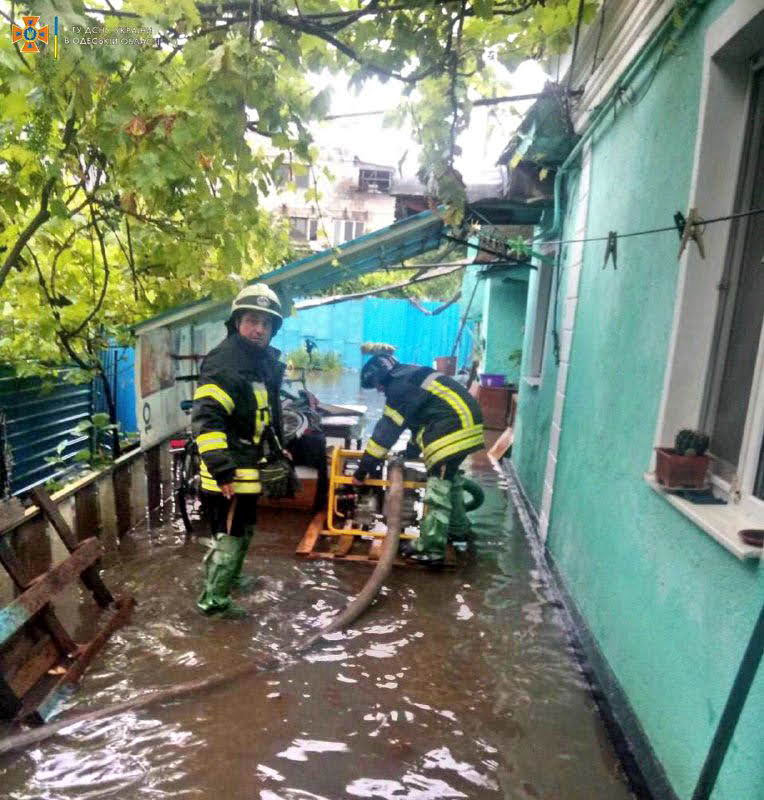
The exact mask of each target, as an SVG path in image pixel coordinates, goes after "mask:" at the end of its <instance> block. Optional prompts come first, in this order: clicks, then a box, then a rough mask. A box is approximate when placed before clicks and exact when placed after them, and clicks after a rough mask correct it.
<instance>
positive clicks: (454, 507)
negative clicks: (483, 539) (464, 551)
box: [448, 470, 472, 544]
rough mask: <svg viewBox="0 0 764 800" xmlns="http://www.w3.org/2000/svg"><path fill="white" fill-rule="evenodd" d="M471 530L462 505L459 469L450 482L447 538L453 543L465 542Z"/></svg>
mask: <svg viewBox="0 0 764 800" xmlns="http://www.w3.org/2000/svg"><path fill="white" fill-rule="evenodd" d="M471 530H472V528H471V526H470V520H469V517H468V516H467V511H466V509H465V507H464V473H463V472H462V471H461V470H459V472H457V473H456V475H455V476H454V479H453V481H452V482H451V516H450V517H449V520H448V538H449V540H450V541H452V542H454V544H466V542H467V537H468V536H469V533H470V531H471Z"/></svg>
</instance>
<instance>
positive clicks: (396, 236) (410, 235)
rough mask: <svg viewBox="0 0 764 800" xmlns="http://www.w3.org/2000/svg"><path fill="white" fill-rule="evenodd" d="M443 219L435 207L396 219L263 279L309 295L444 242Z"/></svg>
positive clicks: (295, 294) (292, 292) (291, 292)
mask: <svg viewBox="0 0 764 800" xmlns="http://www.w3.org/2000/svg"><path fill="white" fill-rule="evenodd" d="M442 232H443V220H442V219H441V218H440V217H439V216H438V215H437V214H435V213H433V212H432V211H423V212H422V213H421V214H416V215H415V216H413V217H407V218H406V219H402V220H399V221H398V222H394V223H393V224H392V225H388V226H387V227H386V228H381V229H380V230H378V231H374V232H372V233H367V234H365V235H364V236H359V237H358V238H357V239H352V240H351V241H349V242H345V243H344V244H341V245H339V246H338V247H332V248H329V249H327V250H322V251H321V252H320V253H316V254H315V255H312V256H308V257H307V258H302V259H300V260H299V261H293V262H292V263H291V264H287V265H286V266H283V267H280V268H279V269H275V270H273V271H272V272H266V273H265V275H260V276H259V277H258V278H257V281H258V282H259V283H266V284H268V285H269V286H272V287H274V288H278V289H279V290H280V292H281V293H283V294H285V295H287V296H289V297H307V296H309V295H311V294H313V293H315V292H318V291H321V290H322V289H326V288H328V287H329V286H335V285H336V284H338V283H343V282H345V281H348V280H352V279H354V278H358V277H360V276H361V275H366V274H367V273H369V272H375V271H376V270H380V269H384V268H385V267H389V266H392V265H393V264H400V263H401V261H403V260H404V259H407V258H414V257H415V256H418V255H421V254H422V253H426V252H427V251H428V250H435V249H436V248H437V247H438V246H439V245H440V239H441V234H442Z"/></svg>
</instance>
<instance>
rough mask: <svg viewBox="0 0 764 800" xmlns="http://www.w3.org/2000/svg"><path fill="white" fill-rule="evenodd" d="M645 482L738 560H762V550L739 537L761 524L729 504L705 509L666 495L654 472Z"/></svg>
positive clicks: (648, 475) (647, 476) (648, 473)
mask: <svg viewBox="0 0 764 800" xmlns="http://www.w3.org/2000/svg"><path fill="white" fill-rule="evenodd" d="M644 478H645V482H646V483H647V485H648V486H649V487H650V488H651V489H652V490H653V491H654V492H656V494H659V495H660V496H661V497H662V498H663V499H664V500H666V502H668V503H669V504H671V505H672V506H674V508H676V509H677V510H678V511H679V512H681V513H682V514H684V515H685V516H686V517H688V518H689V519H690V520H692V522H694V523H695V524H696V525H697V526H698V527H699V528H701V529H702V530H704V531H705V532H706V533H707V534H708V535H709V536H710V537H711V538H712V539H715V540H716V541H717V542H718V543H719V544H720V545H721V546H722V547H723V548H724V549H725V550H728V551H729V552H730V553H732V555H734V556H735V557H736V558H739V559H740V560H741V561H742V560H744V559H747V558H761V556H762V548H761V547H751V546H750V545H747V544H745V543H744V542H743V540H742V539H741V538H740V537H739V536H738V531H741V530H743V529H745V528H761V527H762V521H761V520H760V519H754V518H753V517H751V516H748V515H746V514H744V513H743V512H742V511H740V509H739V508H738V507H737V506H735V505H734V504H732V503H728V504H727V505H726V506H704V505H696V504H695V503H691V502H690V501H689V500H685V499H684V498H682V497H679V496H678V495H675V494H674V493H673V492H667V491H666V490H665V489H664V488H663V486H661V484H659V483H658V481H657V480H656V478H655V473H654V472H646V473H645V475H644Z"/></svg>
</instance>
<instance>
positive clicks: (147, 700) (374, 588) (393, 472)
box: [0, 462, 403, 755]
mask: <svg viewBox="0 0 764 800" xmlns="http://www.w3.org/2000/svg"><path fill="white" fill-rule="evenodd" d="M388 477H389V478H390V488H389V489H388V490H387V497H386V501H385V507H386V517H387V536H386V537H385V542H384V545H383V546H382V553H381V555H380V558H379V561H378V562H377V565H376V567H375V568H374V572H372V574H371V576H370V577H369V580H368V581H367V582H366V584H365V585H364V587H363V589H361V591H360V593H359V594H358V596H357V597H356V598H355V599H354V600H352V601H351V602H350V603H349V604H348V605H347V606H346V607H345V610H344V611H342V613H340V614H338V615H337V616H336V617H335V618H334V619H333V620H332V621H331V622H330V623H329V624H328V625H326V626H325V627H323V628H322V629H321V630H320V631H317V632H316V633H314V634H312V635H311V636H309V637H308V638H307V639H305V640H304V641H302V642H300V643H298V644H297V645H296V646H294V647H292V648H290V651H291V652H293V653H295V654H302V653H306V652H307V651H308V650H310V648H311V647H313V646H314V645H315V644H316V643H317V642H319V641H321V639H322V638H323V637H324V636H325V635H326V634H327V633H334V632H335V631H338V630H341V629H342V628H344V627H346V626H347V625H350V624H351V623H352V622H355V620H357V619H358V617H360V616H361V614H363V612H364V611H366V609H367V608H368V607H369V606H370V605H371V603H372V601H373V600H374V598H375V597H376V596H377V594H378V593H379V590H380V589H381V588H382V584H383V583H384V582H385V580H386V579H387V576H388V575H389V574H390V570H391V569H392V566H393V562H394V561H395V556H396V554H397V552H398V541H399V539H400V535H401V502H402V500H403V470H402V467H401V464H400V463H399V462H391V464H390V467H389V469H388ZM279 664H280V662H279V661H278V659H276V658H275V657H274V656H270V655H258V656H257V657H255V658H254V659H253V660H252V661H251V662H250V663H248V664H245V665H242V666H240V667H237V668H236V669H232V670H229V671H228V672H224V673H222V674H220V675H215V676H213V677H211V678H203V679H200V680H196V681H189V682H188V683H183V684H180V685H179V686H172V687H170V688H168V689H160V690H159V691H156V692H151V693H150V694H147V695H144V696H143V697H135V698H133V699H132V700H123V701H122V702H120V703H114V704H112V705H110V706H105V707H104V708H99V709H97V710H96V711H86V712H85V713H82V714H75V715H73V716H71V717H68V718H67V719H61V720H58V721H56V722H51V723H48V724H47V725H42V726H40V727H39V728H33V729H32V730H30V731H26V732H24V733H19V734H16V735H15V736H9V737H7V738H6V739H3V740H2V741H0V755H3V754H4V753H10V752H12V751H14V750H20V749H23V748H25V747H29V746H30V745H33V744H37V743H38V742H42V741H45V740H46V739H49V738H50V737H52V736H55V735H56V734H57V733H58V732H59V731H61V730H64V729H65V728H70V727H71V726H72V725H79V724H81V723H83V722H93V721H94V720H97V719H103V718H104V717H111V716H113V715H115V714H121V713H122V712H123V711H132V710H134V709H137V708H145V707H146V706H149V705H153V704H154V703H161V702H163V701H165V700H173V699H175V698H178V697H184V696H185V695H189V694H196V693H197V692H201V691H205V690H209V689H215V688H217V687H218V686H222V685H223V684H227V683H231V682H232V681H235V680H238V679H239V678H243V677H244V676H245V675H250V674H252V673H255V672H265V671H267V670H271V669H275V668H276V667H278V666H279Z"/></svg>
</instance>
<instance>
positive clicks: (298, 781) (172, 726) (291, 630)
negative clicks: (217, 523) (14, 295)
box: [0, 377, 631, 800]
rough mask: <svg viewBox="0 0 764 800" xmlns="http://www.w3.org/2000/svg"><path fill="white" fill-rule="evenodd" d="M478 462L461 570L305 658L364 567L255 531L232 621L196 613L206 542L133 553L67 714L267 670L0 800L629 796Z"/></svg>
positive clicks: (128, 729)
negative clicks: (480, 501)
mask: <svg viewBox="0 0 764 800" xmlns="http://www.w3.org/2000/svg"><path fill="white" fill-rule="evenodd" d="M355 380H357V377H356V378H355ZM356 385H357V384H356ZM345 396H347V395H345ZM322 399H327V400H328V401H331V399H332V398H326V397H325V393H324V396H323V397H322ZM372 402H376V401H375V400H372ZM377 405H381V404H380V403H377ZM475 462H476V463H475V464H473V477H474V478H475V479H477V480H479V481H480V482H481V483H482V484H483V486H484V487H485V491H486V502H485V504H484V505H483V506H482V507H481V508H480V509H478V510H477V511H476V512H474V513H473V514H471V518H472V522H473V526H474V534H475V541H474V544H473V546H472V548H471V550H470V551H469V552H467V553H465V554H462V555H461V557H460V564H459V566H458V567H457V568H456V569H453V570H448V571H442V572H434V571H428V570H419V569H395V570H394V571H393V573H392V575H391V577H390V579H389V580H388V582H387V585H386V586H385V588H384V590H383V594H382V596H381V597H380V598H378V600H377V602H376V603H375V604H374V605H373V606H372V608H371V609H370V610H369V611H368V612H367V613H366V614H365V615H364V616H363V617H361V619H360V620H359V621H358V622H357V623H355V625H354V626H353V627H352V628H351V629H350V630H348V631H345V632H342V633H337V634H332V635H331V636H330V641H328V642H326V643H324V644H322V645H319V646H317V647H316V648H314V650H313V651H311V652H310V653H309V654H308V655H307V656H305V657H303V658H302V659H298V658H296V657H294V656H293V655H291V654H290V652H289V649H290V647H291V646H292V645H293V644H294V643H295V642H296V641H297V640H299V639H301V638H302V637H303V636H304V635H305V634H306V633H308V632H311V631H314V630H315V629H316V628H317V627H320V626H322V625H324V624H325V623H326V622H327V621H328V620H329V619H330V618H331V616H332V615H333V614H334V613H336V612H337V611H338V610H340V609H342V608H343V607H344V605H345V604H346V602H347V601H348V599H349V598H350V597H351V596H354V595H355V594H357V593H358V592H359V591H360V589H361V587H362V586H363V584H364V582H365V581H366V579H367V578H368V576H369V574H370V567H369V566H368V565H366V564H363V563H357V562H356V563H339V562H332V561H304V560H298V559H297V558H295V557H294V555H293V551H294V548H295V546H296V545H297V543H298V541H299V539H300V538H301V536H302V534H303V531H304V528H305V525H306V524H307V521H308V515H306V514H300V513H285V512H281V516H279V517H278V519H277V520H274V521H272V522H269V523H268V524H267V525H265V524H263V525H262V526H261V527H262V528H263V530H262V532H261V533H259V534H258V537H257V538H256V540H255V542H254V543H253V548H252V551H251V553H250V556H249V558H248V567H249V569H250V570H251V571H253V572H255V574H257V575H258V576H259V578H258V581H257V583H256V585H255V587H254V589H253V590H252V591H251V592H250V593H249V594H247V595H243V596H241V597H239V598H238V602H240V603H241V604H242V605H245V606H246V607H248V609H249V610H250V611H251V616H250V617H249V618H248V619H246V620H243V621H242V620H240V621H225V620H210V619H207V618H205V617H203V616H201V615H200V614H198V613H197V612H196V611H195V609H194V605H193V601H194V599H195V596H196V594H197V593H198V590H199V588H200V576H201V571H200V563H201V556H202V553H203V552H204V548H203V546H202V540H192V541H190V542H189V543H184V539H183V537H182V536H181V535H179V533H178V529H177V528H176V527H175V525H176V524H177V523H170V524H168V525H167V526H165V527H164V528H161V529H160V530H157V531H143V532H136V533H134V534H131V535H130V536H128V537H126V538H125V539H124V540H123V543H122V546H121V547H122V557H123V559H122V561H121V562H120V563H119V564H118V565H116V566H114V567H112V568H110V569H108V570H106V571H105V573H104V579H105V581H106V582H107V584H108V585H109V586H110V587H111V588H113V589H114V590H116V591H118V592H121V591H129V592H133V593H134V594H135V596H136V598H137V600H138V603H139V605H138V608H137V609H136V613H135V616H134V621H133V624H132V625H130V626H129V627H128V628H125V629H123V630H121V631H119V632H118V633H117V634H115V636H114V637H113V639H112V640H111V642H110V643H109V645H108V646H107V648H106V650H105V651H104V652H103V653H102V655H101V656H100V657H99V658H98V659H97V661H96V662H95V664H94V665H93V666H92V668H91V670H90V671H89V672H88V674H87V676H86V677H85V679H84V681H83V683H82V686H81V689H80V690H79V692H78V693H77V694H76V696H75V697H74V698H73V699H72V701H71V703H70V709H69V713H71V709H74V708H76V710H77V711H85V710H90V709H96V708H101V707H103V706H104V705H107V704H110V703H113V702H116V701H119V700H123V699H127V698H131V697H136V696H139V695H141V694H143V693H145V692H147V691H149V690H152V689H159V688H166V687H169V686H172V685H174V684H177V683H180V682H184V681H189V680H196V679H200V678H205V677H210V676H213V675H215V674H217V673H219V672H221V671H227V670H230V669H232V668H235V667H237V666H240V665H243V664H246V663H247V661H248V659H251V658H252V657H253V656H255V655H262V654H263V653H270V654H272V655H274V656H276V657H277V659H278V662H279V666H278V667H277V668H276V669H274V670H272V671H269V672H261V673H257V674H252V675H249V676H247V677H244V678H240V679H238V680H237V681H235V682H234V683H231V684H229V685H226V686H224V687H221V688H218V689H215V690H212V691H209V692H206V693H203V694H199V695H197V696H194V697H186V698H182V699H178V700H175V701H172V702H168V703H165V704H161V705H156V706H151V707H148V708H144V709H141V710H139V711H134V712H127V713H123V714H120V715H118V716H114V717H112V718H108V719H102V720H98V721H95V722H89V723H81V724H79V725H76V726H73V727H70V728H67V729H66V730H65V731H64V732H63V733H62V734H60V735H58V736H56V737H55V738H53V739H50V740H48V741H46V742H43V743H41V744H39V745H37V746H35V747H33V748H31V749H29V750H27V751H26V752H23V753H21V754H14V755H9V756H4V757H1V758H0V787H2V796H3V797H4V798H10V800H39V799H44V800H74V799H75V798H76V799H77V800H85V798H87V799H88V800H93V799H94V798H119V800H139V798H140V799H141V800H160V798H161V799H162V800H164V799H165V798H186V797H187V798H200V799H202V800H207V799H209V800H212V798H215V799H216V800H217V799H218V798H220V799H222V800H303V798H305V799H307V798H311V799H313V800H349V799H350V798H382V799H384V800H387V798H390V800H393V799H395V800H429V799H430V798H432V799H435V798H475V799H476V800H482V799H483V798H486V799H488V798H513V799H514V798H516V799H517V800H528V799H529V798H530V799H532V800H535V799H536V798H544V799H545V800H578V799H579V798H580V799H581V800H591V799H592V798H597V799H600V798H602V799H604V800H621V798H624V799H625V798H629V797H631V794H630V793H629V790H628V787H627V783H626V780H625V778H624V776H623V774H622V771H621V768H620V765H619V762H618V760H617V758H616V756H615V753H614V751H613V748H612V745H611V744H610V742H609V740H608V739H607V736H606V733H605V729H604V726H603V724H602V721H601V719H600V717H599V716H598V713H597V710H596V707H595V705H594V702H593V700H592V698H591V694H590V691H589V688H588V685H587V684H586V682H585V680H584V678H583V676H582V674H581V672H580V671H579V669H578V667H577V665H576V662H575V659H574V655H573V652H572V649H571V647H570V644H569V642H568V638H567V635H566V630H565V627H564V618H563V616H562V612H561V609H560V607H559V604H558V602H557V601H556V600H555V595H554V593H553V592H552V591H551V590H550V589H549V578H548V576H547V574H546V573H545V570H544V567H543V565H542V564H541V563H540V562H539V560H538V559H537V557H536V555H535V554H534V548H533V547H532V546H531V545H530V543H529V542H528V541H527V539H526V536H525V533H524V531H523V529H522V526H521V525H520V523H519V521H518V519H517V517H516V516H515V514H514V511H513V509H512V506H511V503H510V502H509V499H508V493H507V489H506V486H505V485H503V481H504V478H503V476H501V475H499V474H498V473H496V472H494V471H493V470H491V469H490V467H489V466H488V465H487V464H486V463H485V462H484V461H481V459H480V457H479V456H478V457H477V458H476V459H475ZM92 629H93V620H92V619H84V620H82V623H81V629H80V631H78V632H77V633H78V636H77V637H76V638H78V637H79V638H80V640H83V639H86V638H87V636H88V634H90V633H91V632H92ZM0 732H1V731H0Z"/></svg>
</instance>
